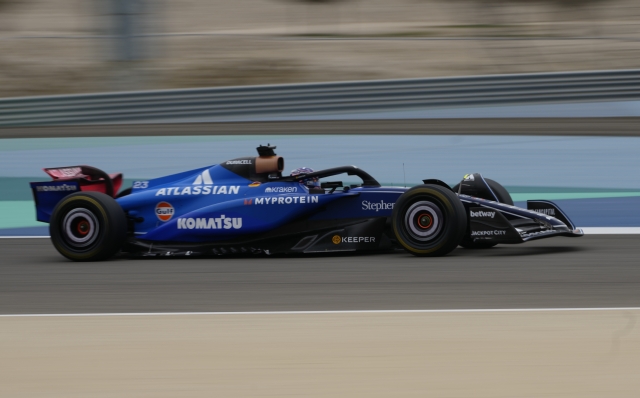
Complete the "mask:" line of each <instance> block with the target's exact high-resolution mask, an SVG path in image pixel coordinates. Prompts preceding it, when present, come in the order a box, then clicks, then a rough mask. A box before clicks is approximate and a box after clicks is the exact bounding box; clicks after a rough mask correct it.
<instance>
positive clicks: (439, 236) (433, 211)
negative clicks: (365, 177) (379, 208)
mask: <svg viewBox="0 0 640 398" xmlns="http://www.w3.org/2000/svg"><path fill="white" fill-rule="evenodd" d="M391 222H392V225H393V232H394V233H395V235H396V239H397V240H398V243H400V245H402V247H404V248H405V250H407V251H408V252H409V253H411V254H413V255H415V256H431V257H435V256H444V255H445V254H447V253H449V252H451V251H452V250H453V249H455V248H456V246H458V244H459V243H460V242H461V241H462V238H463V236H464V233H465V230H466V227H467V215H466V212H465V209H464V206H463V205H462V203H461V202H460V199H458V197H457V195H456V194H454V193H453V191H451V190H450V189H447V188H445V187H441V186H439V185H431V184H427V185H419V186H417V187H414V188H411V189H409V190H408V191H407V192H405V193H404V194H402V196H400V198H399V199H398V200H397V201H396V203H395V205H394V208H393V214H392V218H391Z"/></svg>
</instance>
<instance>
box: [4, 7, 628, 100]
mask: <svg viewBox="0 0 640 398" xmlns="http://www.w3.org/2000/svg"><path fill="white" fill-rule="evenodd" d="M639 31H640V3H639V2H638V1H637V0H545V1H543V0H540V1H538V0H511V1H507V0H449V1H437V0H324V1H323V0H173V1H168V0H0V97H11V96H27V95H42V94H68V93H86V92H96V91H115V90H138V89H156V88H157V89H160V88H179V87H204V86H221V85H246V84H269V83H294V82H308V81H330V80H362V79H388V78H408V77H430V76H452V75H466V74H495V73H520V72H545V71H563V70H586V69H620V68H638V67H640V57H639V56H638V55H639V52H638V51H639V50H640V33H639Z"/></svg>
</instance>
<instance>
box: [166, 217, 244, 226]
mask: <svg viewBox="0 0 640 398" xmlns="http://www.w3.org/2000/svg"><path fill="white" fill-rule="evenodd" d="M177 224H178V229H240V228H242V218H240V217H237V218H235V217H226V216H225V215H224V214H222V215H221V216H220V217H217V218H213V217H210V218H178V222H177Z"/></svg>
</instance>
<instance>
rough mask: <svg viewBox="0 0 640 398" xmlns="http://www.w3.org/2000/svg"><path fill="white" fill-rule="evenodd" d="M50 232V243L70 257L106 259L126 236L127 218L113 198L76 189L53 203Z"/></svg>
mask: <svg viewBox="0 0 640 398" xmlns="http://www.w3.org/2000/svg"><path fill="white" fill-rule="evenodd" d="M49 233H50V235H51V242H52V243H53V246H54V247H55V248H56V249H57V250H58V252H60V254H62V255H63V256H65V257H66V258H68V259H70V260H73V261H101V260H106V259H108V258H110V257H112V256H113V255H115V254H116V253H117V252H118V251H120V249H121V248H122V247H123V245H124V243H125V241H126V239H127V217H126V215H125V213H124V211H123V210H122V208H121V207H120V205H119V204H118V203H117V202H116V201H115V199H113V198H112V197H110V196H108V195H105V194H103V193H100V192H77V193H74V194H72V195H69V196H67V197H65V198H64V199H62V200H61V201H60V202H59V203H58V204H57V205H56V207H55V209H54V210H53V214H52V215H51V220H50V223H49Z"/></svg>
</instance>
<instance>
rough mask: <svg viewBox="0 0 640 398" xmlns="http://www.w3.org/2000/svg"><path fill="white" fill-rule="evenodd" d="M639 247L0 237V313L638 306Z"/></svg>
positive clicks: (605, 241) (561, 241) (585, 240)
mask: <svg viewBox="0 0 640 398" xmlns="http://www.w3.org/2000/svg"><path fill="white" fill-rule="evenodd" d="M639 245H640V236H639V235H590V236H584V237H582V238H577V239H575V238H574V239H572V238H555V239H547V240H540V241H536V242H530V243H527V244H523V245H500V246H497V247H495V248H493V249H489V250H480V251H477V250H465V249H457V250H455V251H454V252H453V253H452V254H451V255H449V256H446V257H441V258H417V257H413V256H411V255H409V254H406V253H404V252H398V253H391V254H377V255H350V256H333V255H331V256H326V255H322V256H313V257H306V256H305V257H294V258H291V257H255V258H204V259H195V258H191V259H176V258H163V259H132V258H127V257H122V256H120V257H118V258H116V259H114V260H111V261H108V262H100V263H73V262H70V261H68V260H66V259H64V258H63V257H61V256H60V255H59V254H58V253H57V252H56V251H55V249H54V248H53V247H52V245H51V243H50V242H49V240H48V239H2V240H0V250H1V253H2V261H1V265H0V314H46V313H65V314H67V313H132V312H209V311H216V312H217V311H222V312H227V311H229V312H234V311H325V310H408V309H409V310H410V309H470V308H478V309H480V308H569V307H571V308H574V307H577V308H585V307H639V306H640V262H638V256H637V253H638V246H639Z"/></svg>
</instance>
